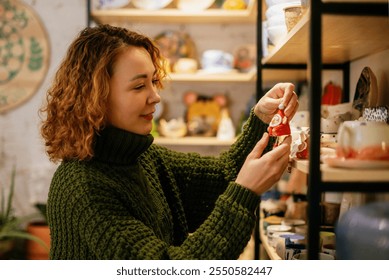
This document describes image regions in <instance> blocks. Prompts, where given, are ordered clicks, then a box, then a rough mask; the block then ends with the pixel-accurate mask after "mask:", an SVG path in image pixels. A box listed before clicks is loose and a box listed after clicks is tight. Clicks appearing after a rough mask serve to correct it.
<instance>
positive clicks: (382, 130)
mask: <svg viewBox="0 0 389 280" xmlns="http://www.w3.org/2000/svg"><path fill="white" fill-rule="evenodd" d="M336 155H337V156H338V157H339V158H345V159H357V160H389V125H387V124H385V123H380V122H361V121H346V122H344V123H342V124H341V126H340V127H339V130H338V146H337V148H336Z"/></svg>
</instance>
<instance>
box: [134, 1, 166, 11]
mask: <svg viewBox="0 0 389 280" xmlns="http://www.w3.org/2000/svg"><path fill="white" fill-rule="evenodd" d="M172 1H173V0H131V2H132V4H133V5H134V7H135V8H138V9H142V10H160V9H163V8H165V7H166V6H167V5H169V4H170V3H171V2H172Z"/></svg>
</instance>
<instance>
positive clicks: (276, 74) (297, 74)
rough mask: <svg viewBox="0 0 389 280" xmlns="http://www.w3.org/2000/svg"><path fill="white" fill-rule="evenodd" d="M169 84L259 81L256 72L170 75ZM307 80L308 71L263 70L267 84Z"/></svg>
mask: <svg viewBox="0 0 389 280" xmlns="http://www.w3.org/2000/svg"><path fill="white" fill-rule="evenodd" d="M169 76H170V78H168V80H167V82H169V81H171V82H216V83H217V82H223V83H226V82H231V83H236V82H238V83H245V82H255V81H256V79H257V74H256V71H252V72H249V73H223V74H204V73H193V74H177V73H171V74H169ZM306 79H307V72H306V70H290V69H286V70H285V69H263V70H262V80H263V81H265V82H280V81H291V80H293V81H304V80H306Z"/></svg>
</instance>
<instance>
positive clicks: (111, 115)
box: [41, 25, 298, 259]
mask: <svg viewBox="0 0 389 280" xmlns="http://www.w3.org/2000/svg"><path fill="white" fill-rule="evenodd" d="M164 69H165V68H164V64H163V59H162V57H161V55H160V53H159V51H158V49H157V48H156V47H155V46H154V44H153V43H152V41H151V40H150V39H149V38H147V37H145V36H143V35H140V34H137V33H135V32H131V31H128V30H126V29H123V28H119V27H112V26H108V25H102V26H98V27H94V28H86V29H85V30H83V31H82V32H81V33H80V34H79V36H78V37H77V38H76V39H75V41H74V42H73V43H72V44H71V46H70V47H69V50H68V53H67V55H66V57H65V59H64V61H63V62H62V64H61V65H60V68H59V70H58V72H57V74H56V76H55V79H54V82H53V84H52V86H51V88H50V89H49V91H48V95H47V105H46V106H45V107H44V108H42V112H44V113H45V115H46V116H45V120H44V121H43V123H42V128H41V132H42V135H43V138H44V139H45V143H46V148H47V153H48V155H49V157H50V159H51V160H52V161H54V162H61V164H60V165H59V167H58V169H57V171H56V172H55V174H54V177H53V179H52V184H51V186H50V192H49V198H48V221H49V225H50V230H51V238H52V240H51V252H50V257H51V258H52V259H236V258H238V256H239V254H240V253H241V252H242V250H243V249H244V247H245V245H246V244H247V242H248V240H249V238H250V235H251V233H252V230H253V226H254V222H255V216H254V210H255V208H256V207H257V206H258V202H259V195H260V194H261V193H263V192H265V191H266V190H267V189H268V188H270V187H271V186H272V185H273V184H274V183H275V182H277V180H278V179H279V178H280V176H281V175H282V173H283V171H284V170H285V168H286V166H287V164H288V158H289V150H290V139H289V140H286V141H285V143H284V144H282V145H280V146H279V147H277V148H276V149H274V150H272V151H270V152H268V153H266V154H264V151H265V149H266V148H268V147H270V144H269V136H268V135H267V133H265V132H266V129H267V123H269V122H270V120H271V118H272V116H273V115H274V113H275V112H276V110H277V106H278V105H279V104H280V103H281V102H282V103H283V104H284V105H285V106H286V109H285V114H286V116H287V117H289V118H291V117H293V115H294V114H295V112H296V110H297V107H298V103H297V96H296V94H295V93H294V92H293V89H294V87H293V85H292V84H279V85H277V86H275V87H274V88H273V89H272V90H270V91H269V92H268V93H267V94H266V95H265V96H264V97H263V98H262V99H261V100H260V101H259V102H258V103H257V104H256V106H255V109H253V110H252V113H251V116H250V119H249V121H248V122H247V125H246V126H245V129H244V132H243V133H242V135H241V136H240V137H239V139H238V140H237V142H236V143H235V144H234V145H232V147H231V149H230V150H229V151H227V152H225V153H223V154H221V155H220V157H201V156H200V155H198V154H194V153H191V154H185V153H179V152H174V151H170V150H168V149H166V148H163V147H159V146H157V145H154V144H152V142H153V137H152V136H151V135H150V132H151V129H152V119H153V113H154V112H155V106H156V104H157V103H158V102H160V95H159V93H158V90H159V89H160V88H162V80H163V79H164V77H165V74H166V73H165V70H164ZM189 233H191V234H189Z"/></svg>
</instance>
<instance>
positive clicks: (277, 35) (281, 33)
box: [267, 24, 288, 45]
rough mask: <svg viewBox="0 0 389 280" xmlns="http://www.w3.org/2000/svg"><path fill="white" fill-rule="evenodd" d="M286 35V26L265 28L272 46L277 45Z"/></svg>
mask: <svg viewBox="0 0 389 280" xmlns="http://www.w3.org/2000/svg"><path fill="white" fill-rule="evenodd" d="M287 33H288V30H287V29H286V25H285V24H283V25H276V26H268V27H267V34H268V36H269V40H270V42H272V44H273V45H277V44H278V43H279V42H280V41H281V40H282V39H283V38H284V37H285V36H286V34H287Z"/></svg>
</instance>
